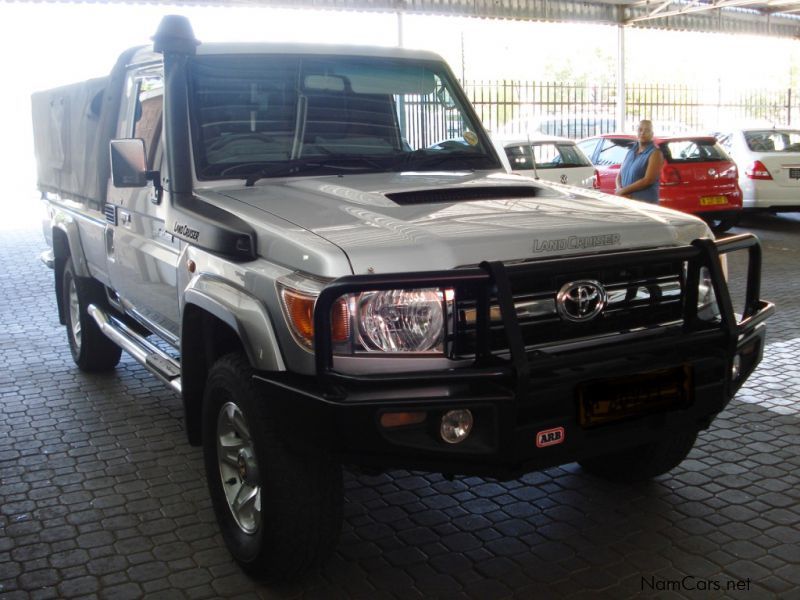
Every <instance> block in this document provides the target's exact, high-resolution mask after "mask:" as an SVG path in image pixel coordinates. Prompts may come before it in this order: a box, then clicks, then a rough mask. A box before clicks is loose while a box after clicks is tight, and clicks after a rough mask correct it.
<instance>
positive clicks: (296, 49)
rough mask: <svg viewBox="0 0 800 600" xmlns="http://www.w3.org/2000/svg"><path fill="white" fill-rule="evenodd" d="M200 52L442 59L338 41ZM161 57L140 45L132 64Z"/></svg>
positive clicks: (202, 50) (202, 48) (218, 46)
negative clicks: (339, 42)
mask: <svg viewBox="0 0 800 600" xmlns="http://www.w3.org/2000/svg"><path fill="white" fill-rule="evenodd" d="M197 54H198V55H201V56H210V55H219V54H240V55H247V54H250V55H254V54H316V55H320V56H330V55H338V56H368V57H379V58H397V59H410V60H435V61H439V62H443V59H442V57H441V56H439V55H438V54H436V53H434V52H428V51H426V50H409V49H407V48H397V47H390V46H347V45H342V44H289V43H266V42H260V43H256V42H254V43H208V44H200V45H199V46H198V47H197ZM159 60H161V55H160V54H157V53H155V52H153V47H152V46H144V47H142V48H140V49H139V50H138V51H137V52H136V55H135V57H134V60H133V61H132V63H133V64H137V63H148V62H154V61H159Z"/></svg>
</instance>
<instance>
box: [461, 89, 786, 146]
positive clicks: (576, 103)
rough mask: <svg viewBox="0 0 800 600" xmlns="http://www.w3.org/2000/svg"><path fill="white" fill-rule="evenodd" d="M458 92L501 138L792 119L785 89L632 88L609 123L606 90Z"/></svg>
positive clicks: (611, 99)
mask: <svg viewBox="0 0 800 600" xmlns="http://www.w3.org/2000/svg"><path fill="white" fill-rule="evenodd" d="M464 89H465V90H466V93H467V96H468V97H469V99H470V101H471V102H472V104H473V105H474V106H475V110H476V111H477V113H478V115H479V116H480V117H481V119H482V120H483V123H484V125H486V127H487V128H488V129H490V130H491V131H493V132H496V133H499V134H501V135H518V134H526V133H534V132H541V133H546V134H550V135H559V136H564V137H570V138H582V137H587V136H591V135H596V134H599V133H606V132H609V131H627V132H631V133H632V132H633V131H634V130H635V126H636V122H637V121H639V120H640V119H652V120H653V121H654V124H655V128H656V133H657V134H658V133H661V134H670V133H680V132H682V131H695V132H698V131H699V132H713V131H720V130H724V129H726V128H727V127H734V126H736V125H737V124H756V123H757V124H759V125H766V124H770V125H773V124H774V125H791V124H792V121H793V119H794V120H797V118H798V115H800V112H799V111H800V105H798V94H797V93H796V92H794V93H793V92H792V90H791V89H782V90H763V89H760V90H752V91H732V90H730V91H729V90H726V89H724V88H723V87H722V86H721V85H718V84H717V85H711V86H708V87H703V88H698V87H689V86H683V85H668V84H632V85H629V86H627V88H626V90H625V104H626V111H625V120H624V122H623V123H617V119H616V116H615V115H616V100H617V90H616V87H615V86H612V85H581V84H572V83H556V82H530V81H467V82H466V83H464Z"/></svg>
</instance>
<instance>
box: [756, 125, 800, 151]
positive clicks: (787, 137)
mask: <svg viewBox="0 0 800 600" xmlns="http://www.w3.org/2000/svg"><path fill="white" fill-rule="evenodd" d="M744 139H745V141H746V142H747V147H748V148H750V150H752V151H753V152H800V131H781V130H775V129H770V130H768V131H745V132H744Z"/></svg>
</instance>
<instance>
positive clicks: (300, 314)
mask: <svg viewBox="0 0 800 600" xmlns="http://www.w3.org/2000/svg"><path fill="white" fill-rule="evenodd" d="M281 298H282V299H283V306H284V308H285V311H286V317H287V318H288V321H289V324H290V325H291V327H292V331H293V332H294V333H295V335H296V336H297V338H298V339H299V340H300V341H301V342H303V344H305V345H306V346H308V347H309V348H310V347H311V346H312V344H313V341H314V304H315V303H316V301H317V297H316V296H311V295H309V294H303V293H301V292H296V291H294V290H291V289H289V288H283V289H281ZM331 339H332V340H333V341H334V342H344V341H347V340H348V339H350V313H349V311H348V309H347V305H346V304H345V302H344V300H339V301H338V302H336V303H335V304H334V305H333V308H332V309H331Z"/></svg>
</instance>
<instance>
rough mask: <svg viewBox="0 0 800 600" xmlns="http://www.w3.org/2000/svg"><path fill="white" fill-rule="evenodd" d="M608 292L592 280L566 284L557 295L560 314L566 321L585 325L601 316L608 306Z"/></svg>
mask: <svg viewBox="0 0 800 600" xmlns="http://www.w3.org/2000/svg"><path fill="white" fill-rule="evenodd" d="M606 301H607V297H606V290H605V289H604V288H603V286H602V285H601V284H600V283H599V282H597V281H592V280H588V279H587V280H583V281H572V282H570V283H565V284H564V285H562V286H561V289H560V290H558V294H557V295H556V307H557V308H558V314H559V315H560V316H561V318H562V319H564V320H565V321H572V322H573V323H583V322H585V321H590V320H592V319H594V318H595V317H596V316H597V315H599V314H600V313H601V312H602V311H603V309H604V308H605V306H606Z"/></svg>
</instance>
